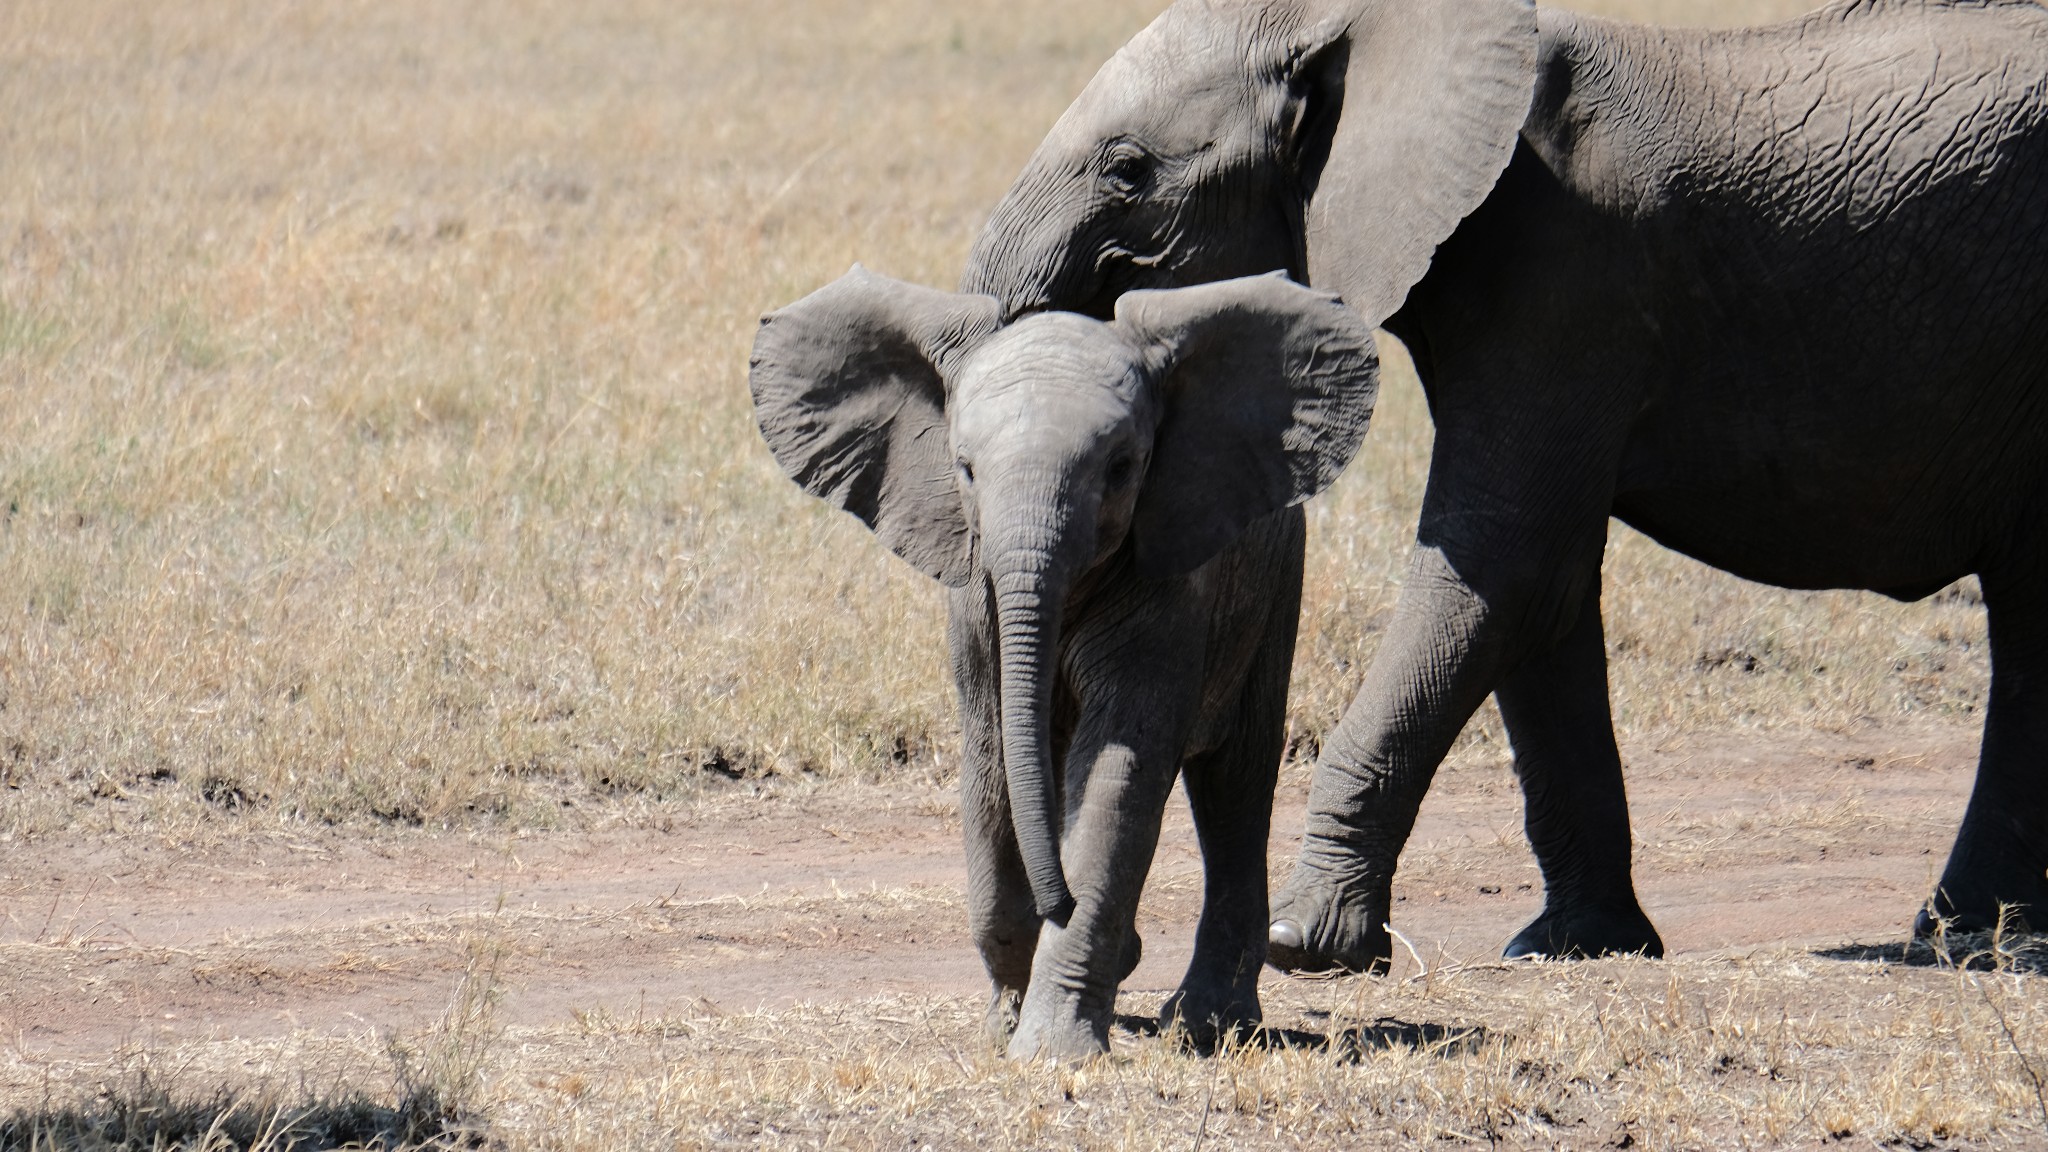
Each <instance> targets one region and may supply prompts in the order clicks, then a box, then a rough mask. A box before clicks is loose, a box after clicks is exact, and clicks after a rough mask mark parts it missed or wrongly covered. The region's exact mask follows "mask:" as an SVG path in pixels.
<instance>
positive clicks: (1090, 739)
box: [751, 266, 1379, 1058]
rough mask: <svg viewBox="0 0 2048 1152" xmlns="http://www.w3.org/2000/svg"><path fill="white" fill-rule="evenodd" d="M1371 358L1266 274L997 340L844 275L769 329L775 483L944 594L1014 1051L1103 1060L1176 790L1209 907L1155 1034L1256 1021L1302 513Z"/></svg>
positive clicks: (1363, 332)
mask: <svg viewBox="0 0 2048 1152" xmlns="http://www.w3.org/2000/svg"><path fill="white" fill-rule="evenodd" d="M1378 368H1379V364H1378V359H1377V357H1376V356H1375V354H1374V351H1373V342H1372V333H1371V331H1370V330H1369V329H1368V328H1367V326H1366V324H1365V322H1364V321H1363V320H1362V319H1360V317H1359V316H1358V315H1357V314H1356V313H1355V312H1353V311H1351V310H1350V309H1349V308H1347V307H1345V306H1344V305H1343V304H1342V303H1340V302H1339V301H1338V300H1337V299H1336V298H1334V297H1332V296H1329V295H1327V294H1324V293H1320V292H1315V291H1311V290H1310V289H1307V288H1303V287H1300V286H1298V285H1295V284H1293V283H1291V282H1289V281H1288V280H1286V279H1285V278H1283V277H1281V276H1279V275H1277V274H1275V275H1270V276H1259V277H1252V278H1248V279H1242V280H1233V281H1225V282H1222V283H1215V284H1206V285H1202V286H1199V287H1192V288H1182V289H1176V290H1171V291H1157V292H1133V293H1131V294H1129V295H1127V296H1125V297H1124V298H1123V299H1122V300H1121V301H1119V302H1118V304H1117V306H1116V319H1115V320H1114V321H1112V322H1109V323H1104V322H1101V321H1098V320H1092V319H1089V318H1087V317H1085V316H1078V315H1073V314H1070V313H1046V314H1040V315H1033V316H1028V317H1026V318H1024V319H1022V320H1019V321H1017V322H1016V323H1014V324H1010V325H1009V326H1007V327H1006V326H1004V324H1003V312H1002V306H1001V305H1000V304H999V303H998V302H997V301H996V300H995V299H993V298H992V297H987V296H961V295H953V294H950V293H946V292H939V291H935V290H933V289H929V288H920V287H916V286H913V285H910V284H905V283H902V282H900V281H895V280H890V279H888V278H886V277H882V276H877V275H874V274H872V273H870V272H867V271H866V270H864V269H862V268H860V267H858V266H856V267H855V268H854V270H853V271H852V272H850V273H848V274H847V275H845V276H843V277H841V278H840V279H839V280H838V281H836V282H834V283H833V284H831V285H829V286H827V287H826V288H824V289H822V290H820V291H818V292H816V293H813V294H812V295H810V296H808V297H805V298H804V299H803V300H800V301H798V302H797V303H795V304H792V305H790V306H789V307H787V308H784V309H782V310H781V311H779V312H774V313H771V314H770V315H768V316H767V317H766V318H764V319H763V320H762V326H761V331H760V333H759V335H758V336H757V337H756V338H755V341H754V357H753V366H752V376H751V380H752V386H753V393H754V408H755V414H756V416H757V418H758V419H759V421H760V425H761V433H762V435H763V436H764V437H766V439H767V441H768V445H769V447H770V448H771V449H773V451H774V453H775V458H776V460H777V461H778V462H779V463H780V464H781V465H782V468H783V470H784V471H786V472H787V473H788V474H789V475H790V477H791V478H792V479H794V480H795V481H796V482H797V483H798V484H801V485H802V486H803V487H804V489H805V491H808V492H810V493H812V494H813V495H816V496H820V497H823V498H824V499H826V500H830V501H831V502H833V503H834V504H837V505H838V506H840V507H841V508H844V509H846V510H847V511H849V512H852V513H853V514H854V515H856V516H858V517H860V519H861V520H863V521H864V522H866V523H867V524H868V526H869V527H871V528H872V529H873V530H874V532H875V534H876V535H877V536H879V537H881V539H882V541H883V543H885V544H887V545H888V546H889V547H890V548H892V549H894V550H895V551H896V553H897V554H899V555H900V556H902V557H903V558H904V559H905V560H908V561H909V562H910V563H911V564H913V565H915V566H916V567H917V568H919V569H920V570H922V571H923V572H925V573H926V574H927V575H929V576H932V577H934V578H936V579H938V580H940V581H943V582H944V583H945V584H946V585H947V586H948V587H949V588H950V589H951V594H950V598H949V601H948V607H949V610H950V617H949V625H948V629H947V631H948V635H949V638H950V640H951V644H952V652H953V670H954V676H955V679H956V683H957V686H958V690H959V698H960V719H961V726H962V728H963V729H964V733H963V735H964V740H963V756H962V765H961V778H960V810H961V823H962V825H963V826H964V830H965V833H966V840H967V857H968V872H969V876H970V877H971V880H970V884H971V889H972V891H971V895H970V910H969V915H970V918H971V921H972V927H973V931H974V939H975V942H976V944H977V945H978V946H979V947H980V949H981V956H982V960H983V962H984V963H985V964H986V965H987V967H988V972H989V976H990V977H991V978H992V979H993V981H994V984H995V992H994V998H993V1001H992V1003H991V1005H990V1008H989V1027H990V1031H991V1035H992V1036H993V1038H994V1039H995V1040H996V1041H997V1042H998V1043H1002V1042H1003V1040H1004V1039H1005V1038H1007V1040H1008V1051H1009V1054H1010V1055H1011V1056H1012V1057H1028V1056H1034V1055H1039V1056H1049V1057H1054V1058H1063V1057H1079V1056H1084V1055H1091V1054H1095V1053H1100V1052H1104V1051H1107V1050H1108V1045H1109V1025H1110V1022H1111V1017H1112V1014H1113V1010H1114V1007H1115V1001H1116V989H1117V984H1118V983H1119V982H1120V981H1121V980H1122V979H1123V978H1124V977H1125V976H1127V975H1129V974H1130V971H1131V969H1132V968H1133V967H1134V966H1135V965H1136V963H1137V956H1138V941H1137V935H1136V932H1135V930H1134V928H1133V923H1132V921H1133V917H1134V916H1135V914H1136V911H1137V904H1138V894H1139V891H1140V890H1141V889H1142V888H1143V887H1144V882H1145V873H1146V870H1147V868H1148V867H1149V866H1150V864H1151V861H1152V853H1153V849H1154V847H1155V846H1156V844H1157V842H1158V838H1159V825H1160V818H1161V815H1162V813H1163V811H1164V809H1165V806H1166V802H1167V799H1168V796H1169V794H1170V792H1171V790H1172V787H1173V781H1174V777H1175V775H1176V773H1181V772H1184V773H1185V774H1186V779H1187V794H1188V801H1189V803H1190V805H1191V806H1192V808H1193V811H1194V821H1195V829H1196V832H1197V833H1198V835H1199V836H1200V838H1201V845H1202V858H1203V864H1204V869H1205V873H1206V886H1205V890H1204V898H1203V905H1202V918H1201V923H1200V926H1199V928H1198V930H1197V932H1196V936H1195V954H1194V959H1193V960H1192V962H1191V963H1190V964H1189V966H1188V971H1187V975H1186V977H1185V978H1183V979H1182V981H1181V985H1180V989H1179V990H1178V991H1177V992H1175V993H1174V995H1173V997H1172V998H1171V999H1169V1000H1168V1001H1167V1003H1166V1005H1165V1007H1164V1008H1163V1009H1162V1011H1161V1017H1162V1020H1163V1021H1164V1022H1167V1023H1171V1022H1174V1021H1179V1022H1181V1023H1183V1024H1185V1025H1186V1026H1188V1027H1189V1028H1190V1029H1191V1030H1194V1031H1197V1032H1204V1033H1206V1032H1208V1031H1210V1030H1212V1029H1215V1028H1218V1027H1245V1026H1250V1025H1253V1024H1256V1023H1257V1021H1258V1020H1259V1001H1258V975H1259V968H1260V965H1261V963H1262V962H1263V961H1264V959H1265V949H1266V833H1267V825H1268V822H1269V821H1270V819H1271V816H1272V806H1273V784H1274V777H1275V774H1276V772H1277V771H1278V765H1279V761H1280V757H1281V751H1282V749H1281V743H1282V739H1283V729H1284V724H1285V714H1286V706H1287V680H1288V673H1289V667H1290V665H1291V664H1292V662H1293V655H1294V634H1295V626H1296V619H1297V616H1298V611H1299V605H1300V600H1301V579H1302V540H1303V532H1304V529H1303V519H1302V514H1301V511H1300V509H1298V508H1296V507H1294V506H1295V505H1298V504H1300V503H1301V502H1302V501H1304V500H1306V499H1308V498H1309V497H1310V496H1312V495H1314V494H1315V493H1317V492H1319V491H1321V490H1322V489H1323V488H1324V487H1326V486H1327V485H1328V484H1329V483H1330V482H1331V481H1332V480H1333V479H1335V478H1336V476H1337V474H1338V473H1339V472H1340V471H1342V470H1343V468H1344V465H1345V464H1346V463H1348V462H1349V461H1350V458H1351V456H1352V454H1353V453H1354V452H1355V451H1356V450H1357V447H1358V444H1359V441H1360V439H1361V438H1362V437H1363V435H1364V433H1365V428H1366V424H1367V422H1368V421H1369V420H1370V419H1371V416H1372V406H1373V399H1374V396H1375V394H1376V392H1377V388H1378Z"/></svg>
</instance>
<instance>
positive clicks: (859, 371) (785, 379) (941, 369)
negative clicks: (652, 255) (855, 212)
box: [747, 264, 1001, 587]
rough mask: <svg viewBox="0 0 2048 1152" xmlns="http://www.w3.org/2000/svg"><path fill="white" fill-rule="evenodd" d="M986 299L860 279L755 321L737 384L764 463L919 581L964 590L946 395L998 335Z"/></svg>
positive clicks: (844, 279) (855, 274)
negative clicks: (743, 385)
mask: <svg viewBox="0 0 2048 1152" xmlns="http://www.w3.org/2000/svg"><path fill="white" fill-rule="evenodd" d="M1000 311H1001V309H1000V306H999V305H998V304H997V302H996V301H995V299H994V298H993V297H989V296H965V295H958V294H955V293H951V292H941V291H938V290H936V289H932V288H923V287H919V286H917V285H914V284H906V283H904V282H903V281H900V280H892V279H890V278H889V277H886V276H878V275H876V274H874V273H872V272H870V271H868V270H867V269H865V268H862V267H861V266H860V265H858V264H856V265H854V266H853V270H852V271H850V272H848V273H847V274H846V275H844V276H841V277H840V278H839V279H837V280H835V281H833V282H832V283H831V284H828V285H826V286H825V287H823V288H821V289H819V290H818V291H816V292H813V293H812V294H810V295H809V296H806V297H804V298H803V299H802V300H799V301H797V302H796V303H794V304H791V305H790V306H789V307H787V308H783V309H780V310H778V311H775V312H770V313H769V314H767V315H766V316H763V317H762V318H761V329H760V331H759V332H758V333H756V334H755V336H754V354H753V358H752V360H751V362H750V363H749V367H748V373H747V382H748V385H749V386H750V387H751V389H752V390H753V395H754V416H755V419H756V421H757V422H758V423H759V424H760V427H761V436H762V438H763V439H765V440H766V441H767V442H768V447H769V450H770V451H772V452H773V453H774V454H775V462H776V463H778V464H780V465H782V470H783V471H784V472H785V473H787V474H788V475H789V478H790V479H792V480H794V481H796V482H797V483H798V484H799V485H801V486H802V487H803V489H804V491H806V492H809V493H810V494H811V495H813V496H817V497H820V498H822V499H824V500H827V501H830V502H831V503H833V504H836V505H838V506H839V507H841V508H844V509H846V510H847V511H848V512H851V513H853V514H854V515H855V516H857V517H859V518H860V520H861V522H862V523H864V524H866V525H867V526H868V527H869V528H871V529H873V530H874V533H875V535H876V536H878V537H880V538H881V541H882V543H884V544H886V545H888V546H889V548H890V549H891V550H892V551H894V552H895V553H896V554H897V555H898V556H901V557H903V558H904V559H905V560H908V561H909V562H910V563H911V564H912V565H914V566H915V567H917V568H918V569H919V570H920V571H922V572H924V573H925V574H926V575H928V576H931V577H933V578H935V579H937V580H941V581H944V582H945V583H947V584H949V585H952V586H954V587H959V586H960V585H962V584H965V583H966V582H967V580H968V577H969V574H970V572H971V570H972V565H973V545H972V541H971V539H970V537H969V534H968V530H967V519H966V515H965V512H964V511H963V509H962V507H961V503H960V491H959V487H958V485H957V484H956V483H955V481H954V479H953V451H952V446H951V437H950V435H949V433H948V428H947V423H946V396H947V385H946V381H947V379H948V377H949V375H950V373H951V372H952V371H953V369H954V367H955V365H957V364H958V363H959V362H960V361H961V360H963V359H964V358H965V357H966V356H967V355H968V354H969V353H970V352H972V351H973V350H974V349H975V348H977V347H979V346H980V345H981V343H982V342H983V341H985V340H987V339H988V337H989V336H990V335H992V334H993V333H994V332H995V330H996V328H997V327H998V326H999V323H1000Z"/></svg>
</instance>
